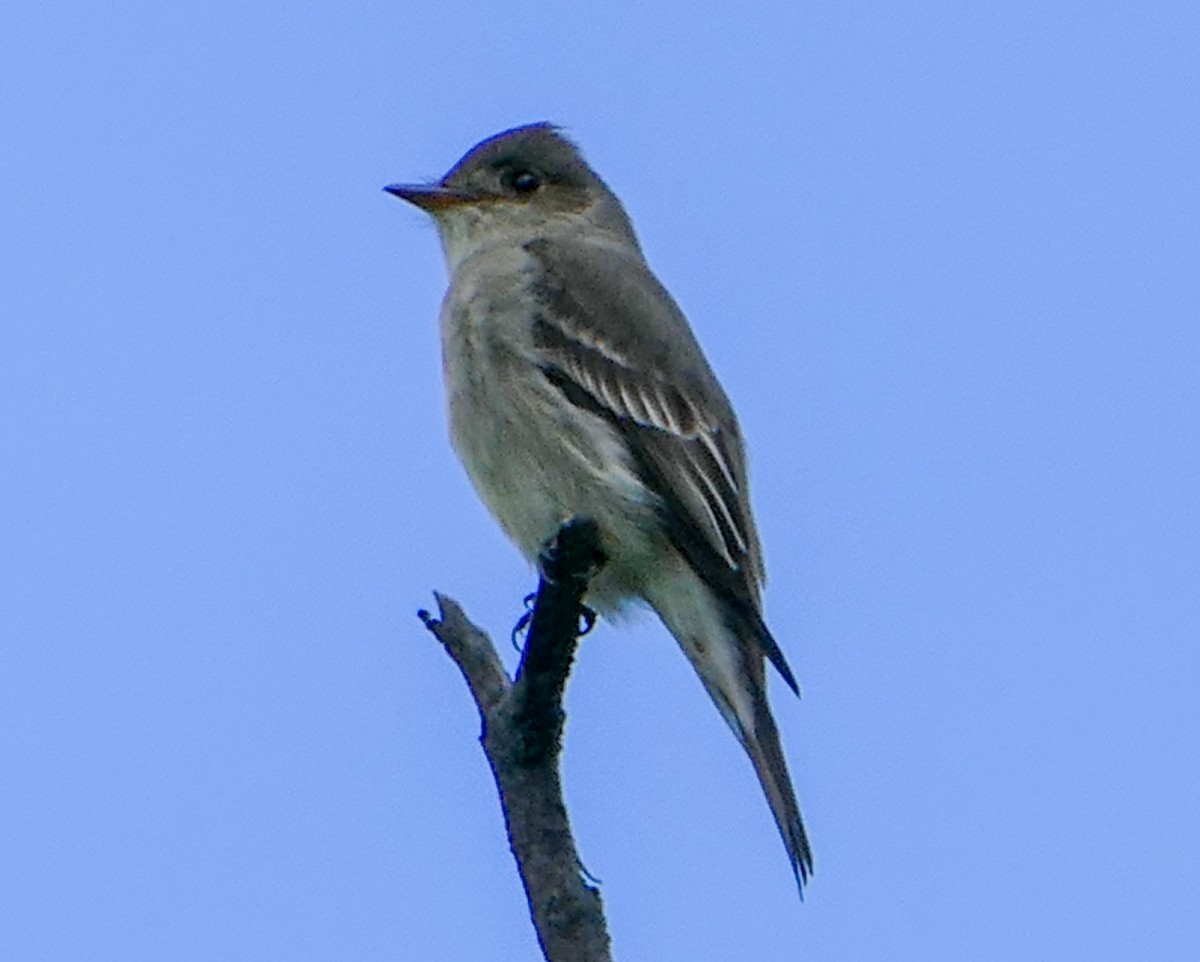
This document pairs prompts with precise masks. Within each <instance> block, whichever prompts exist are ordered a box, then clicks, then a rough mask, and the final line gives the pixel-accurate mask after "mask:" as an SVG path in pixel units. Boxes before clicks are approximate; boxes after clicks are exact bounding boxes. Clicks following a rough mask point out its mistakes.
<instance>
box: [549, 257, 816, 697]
mask: <svg viewBox="0 0 1200 962" xmlns="http://www.w3.org/2000/svg"><path fill="white" fill-rule="evenodd" d="M526 249H527V250H528V251H529V252H530V253H531V254H532V255H533V257H534V258H535V259H536V261H537V262H538V265H539V267H540V271H539V273H538V276H537V277H536V279H535V282H534V286H535V291H536V294H537V300H538V308H539V309H538V312H537V315H536V317H535V319H534V331H533V335H534V342H535V345H536V347H537V350H538V356H539V359H540V361H541V363H542V370H543V372H544V373H545V375H546V377H547V378H549V379H550V380H551V381H552V382H553V383H554V384H555V385H556V386H557V387H558V388H559V389H560V390H561V391H562V393H563V394H564V396H565V397H566V398H567V399H568V400H569V401H571V402H572V403H575V404H576V405H579V406H580V407H584V408H587V409H588V410H590V411H592V412H593V413H595V414H597V415H599V416H601V417H604V418H605V419H606V420H607V421H609V423H610V424H612V425H613V426H614V427H615V428H616V429H617V430H618V432H619V433H620V434H621V436H622V438H623V439H624V440H625V442H626V444H627V446H628V448H629V450H630V453H631V455H632V457H633V459H634V461H635V463H636V464H637V465H638V467H639V470H640V472H641V474H642V479H643V481H644V483H645V484H646V485H647V487H648V488H650V490H651V491H653V492H654V493H655V495H657V497H658V498H659V500H660V502H661V505H662V512H661V513H662V516H663V520H664V527H665V529H666V531H667V532H668V535H669V537H670V538H671V540H672V542H673V543H674V544H675V546H676V548H677V549H678V550H679V551H680V553H681V554H682V555H683V556H684V557H685V558H686V559H687V560H688V561H689V563H690V564H691V565H692V566H693V567H694V568H695V569H696V571H697V572H698V573H699V574H700V576H701V577H702V578H703V579H704V581H705V582H706V583H707V584H708V585H709V586H710V587H711V588H712V589H713V590H714V591H716V592H717V594H718V595H719V596H720V597H721V598H722V599H723V600H724V601H725V602H726V603H727V604H728V605H730V606H731V607H732V609H733V613H734V614H735V615H736V616H737V617H738V618H740V619H742V620H745V621H747V622H748V623H749V627H750V634H751V635H752V636H753V637H755V638H756V640H757V641H758V642H759V644H760V645H761V646H762V648H763V651H764V653H765V654H766V655H767V656H768V657H769V658H770V659H771V661H772V662H773V663H774V664H775V666H776V668H778V669H779V671H780V674H781V675H783V677H784V679H785V680H786V681H787V682H788V684H789V685H790V686H791V687H792V688H795V687H796V683H795V679H794V677H793V676H792V673H791V671H790V670H789V668H788V666H787V663H786V661H785V660H784V657H783V654H782V652H781V651H780V650H779V647H778V645H776V643H775V641H774V639H773V638H771V635H770V632H768V631H767V629H766V626H765V625H764V624H763V622H762V616H761V612H760V607H759V586H760V584H761V583H762V581H763V578H764V571H763V562H762V550H761V548H760V546H759V541H758V535H757V532H756V531H755V528H754V519H753V517H752V515H751V512H750V501H749V497H748V492H747V484H746V463H745V455H744V453H743V448H742V440H741V435H740V432H739V430H738V425H737V420H736V418H735V416H734V414H733V409H732V408H731V406H730V404H729V401H728V400H727V399H726V397H725V394H724V392H723V391H722V390H721V387H720V385H719V384H718V383H717V379H716V377H715V376H714V375H713V373H712V371H711V369H710V368H709V366H708V362H707V361H706V360H705V359H704V355H703V354H702V353H701V351H700V348H699V345H698V344H697V343H696V340H695V337H694V336H693V335H692V332H691V330H690V328H689V327H688V325H687V321H686V320H685V319H684V318H683V315H682V313H681V312H680V311H679V308H678V307H677V306H676V305H675V302H674V301H673V300H672V299H671V297H670V295H669V294H667V292H666V291H665V290H664V289H663V288H662V286H661V285H660V284H659V283H658V281H657V280H656V279H655V278H654V276H653V275H652V274H651V273H650V271H649V270H648V269H647V268H646V267H645V265H644V263H643V262H641V261H640V259H634V258H632V257H629V256H627V255H624V254H621V253H618V252H613V251H611V250H609V249H607V248H594V247H587V246H585V245H582V244H578V245H571V244H564V243H561V242H558V241H556V242H555V243H553V244H551V243H549V242H543V241H534V242H531V243H529V244H527V245H526ZM567 277H569V278H570V282H569V283H568V282H567V280H566V278H567Z"/></svg>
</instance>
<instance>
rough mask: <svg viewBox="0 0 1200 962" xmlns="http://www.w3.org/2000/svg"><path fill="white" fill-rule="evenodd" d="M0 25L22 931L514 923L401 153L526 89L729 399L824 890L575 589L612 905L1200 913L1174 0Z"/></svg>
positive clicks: (586, 795) (1163, 918)
mask: <svg viewBox="0 0 1200 962" xmlns="http://www.w3.org/2000/svg"><path fill="white" fill-rule="evenodd" d="M0 53H2V55H0V130H2V135H0V168H2V173H3V177H2V183H3V201H2V202H0V248H2V249H0V283H2V287H0V311H2V314H3V316H2V318H0V433H2V437H0V442H2V446H0V451H2V455H0V539H2V541H0V544H2V546H3V551H2V553H0V635H2V644H0V825H2V826H3V828H2V830H0V954H2V955H3V956H4V958H6V959H14V960H22V962H24V960H72V962H75V960H121V962H132V960H161V959H170V960H216V959H220V960H240V959H247V960H260V959H288V960H330V962H335V960H337V962H340V960H346V959H354V960H397V959H400V960H406V962H407V960H412V962H437V960H462V959H489V960H497V962H508V960H528V959H533V958H535V957H536V955H537V950H536V945H535V942H534V939H533V935H532V932H531V929H530V926H529V923H528V920H527V918H526V913H525V908H524V902H523V897H522V894H521V890H520V887H519V884H518V882H517V878H516V875H515V873H514V870H513V867H512V865H511V861H510V857H509V854H508V852H507V848H506V844H505V841H504V837H503V834H502V826H501V822H500V817H499V812H498V806H497V803H496V799H495V796H494V791H493V787H492V784H491V781H490V777H489V774H488V771H487V768H486V765H485V762H484V759H483V756H482V754H481V752H480V749H479V747H478V745H477V744H476V737H477V735H478V722H477V719H476V715H475V710H474V708H473V706H472V704H471V702H470V701H469V699H468V696H467V694H466V691H465V689H464V686H463V684H462V681H461V679H460V678H459V676H458V674H457V672H456V671H455V669H454V667H453V666H452V665H451V663H450V662H449V660H448V659H447V658H446V657H445V655H444V654H443V653H442V651H441V650H440V649H439V648H438V646H437V645H436V643H434V642H433V641H432V640H431V639H430V638H429V637H428V636H427V635H426V633H425V632H424V631H423V630H422V628H421V627H420V625H419V623H418V622H417V620H416V617H415V611H416V610H417V609H418V608H419V607H422V606H426V605H429V604H430V602H431V596H430V591H431V589H434V588H437V589H440V590H443V591H445V592H447V593H449V594H451V595H453V596H455V597H457V598H458V599H460V600H461V601H462V602H463V603H464V605H466V607H467V609H468V611H469V612H470V613H471V614H472V615H473V616H475V617H476V619H477V620H479V621H481V622H482V623H483V624H485V625H486V626H487V627H488V628H489V629H490V630H492V631H493V633H494V634H495V635H496V636H497V637H498V638H501V639H503V638H504V637H505V636H506V634H507V631H508V629H509V628H510V626H511V624H512V622H513V620H514V619H515V618H516V617H517V615H518V614H519V612H520V609H521V597H522V595H523V594H524V593H525V592H526V591H528V590H530V588H531V587H532V585H533V579H532V576H531V573H530V572H529V570H528V569H527V568H526V567H525V565H524V563H523V562H522V561H521V560H520V559H519V558H518V556H517V554H516V552H515V551H514V550H513V549H512V548H510V546H509V545H508V544H507V543H506V542H505V541H504V540H503V538H502V537H501V535H500V534H499V533H498V532H497V530H496V529H495V527H494V526H493V524H492V523H491V521H490V519H489V518H488V517H487V516H486V514H485V512H484V511H483V509H482V508H480V507H479V506H478V505H477V503H476V501H475V499H474V497H473V495H472V493H471V491H470V490H469V488H468V485H467V483H466V481H465V479H464V477H463V475H462V473H461V471H460V469H459V467H458V465H457V463H456V462H455V460H454V458H453V455H452V453H451V451H450V448H449V445H448V442H447V441H446V438H445V425H444V418H443V412H442V397H441V385H440V370H439V363H440V362H439V348H438V341H437V332H436V323H435V316H436V312H437V307H438V302H439V299H440V297H441V293H442V289H443V285H444V267H443V264H442V260H441V252H440V249H439V247H438V243H437V239H436V235H435V233H434V231H433V229H432V228H431V227H430V226H429V225H428V224H426V223H425V222H424V221H423V218H422V216H421V215H420V214H419V212H417V211H415V210H411V209H407V208H405V207H404V206H403V205H401V204H400V203H398V202H397V201H395V200H394V199H392V198H390V197H388V196H387V195H385V194H384V193H382V192H381V190H380V188H381V187H382V186H383V185H384V184H386V183H389V182H392V181H396V180H409V179H414V178H421V177H427V176H433V175H437V174H439V173H441V172H442V171H443V170H444V169H445V168H446V167H447V166H448V165H449V164H450V163H451V162H453V161H454V160H456V159H457V158H458V156H459V155H460V154H461V153H462V152H463V151H464V150H465V149H466V148H468V147H470V146H471V145H472V144H473V143H474V142H475V141H477V140H479V139H480V138H482V137H484V136H486V135H488V134H491V133H494V132H496V131H498V130H500V129H502V128H505V127H507V126H510V125H513V124H516V123H521V122H527V121H531V120H539V119H550V120H554V121H556V122H559V123H561V124H564V125H566V127H567V129H568V130H569V132H570V133H571V134H572V135H574V136H575V137H576V138H577V139H578V140H579V141H580V142H581V143H582V144H583V146H584V148H585V150H586V152H587V154H588V156H589V158H590V159H591V160H592V162H593V163H594V164H595V165H596V167H597V168H598V169H599V170H600V171H601V172H602V174H603V175H604V176H605V177H606V178H607V179H608V180H609V182H610V183H611V184H612V185H613V187H614V188H615V189H616V190H617V191H618V192H619V193H620V195H621V197H622V198H623V199H624V200H625V202H626V203H627V205H628V207H629V209H630V211H631V213H632V214H633V217H634V220H635V222H636V224H637V226H638V228H639V230H640V233H641V236H642V239H643V242H644V246H645V248H646V250H647V252H648V255H649V257H650V260H651V262H652V264H653V265H654V267H655V269H656V270H657V271H658V272H659V274H660V275H661V277H662V278H663V279H664V281H665V282H666V283H667V285H668V286H669V287H670V289H671V290H672V291H673V292H674V293H675V294H676V296H677V297H678V299H679V301H680V302H681V304H682V305H683V307H684V309H685V310H686V311H687V313H688V314H689V316H690V318H691V320H692V322H693V325H694V326H695V328H696V330H697V332H698V334H699V336H700V339H701V340H702V342H703V343H704V345H705V347H706V350H707V352H708V354H709V356H710V357H711V359H712V361H713V364H714V366H715V367H716V369H717V371H718V372H719V374H720V375H721V377H722V379H723V380H724V382H725V385H726V387H727V389H728V391H729V393H730V394H731V395H732V397H733V398H734V400H735V402H736V403H737V405H738V407H739V410H740V412H741V416H742V419H743V423H744V427H745V430H746V434H747V435H748V438H749V443H750V452H751V468H752V472H751V473H752V481H753V489H754V497H755V504H756V507H757V512H758V520H759V524H760V528H761V530H762V534H763V537H764V540H765V544H766V550H767V561H768V567H769V570H770V575H771V578H770V582H769V585H768V591H767V613H768V619H769V621H770V623H771V625H772V626H773V628H774V630H775V633H776V634H777V636H778V637H779V639H780V640H781V642H782V643H783V645H784V647H785V649H786V650H787V651H788V653H789V655H790V658H791V660H792V663H793V665H794V667H795V668H796V670H797V673H798V674H799V675H800V677H801V680H802V683H803V686H804V690H805V697H804V699H803V700H801V701H796V700H794V699H792V698H790V697H789V696H788V694H787V692H786V690H785V689H784V688H783V686H782V685H779V684H776V685H775V688H774V695H775V703H776V714H777V716H778V719H779V722H780V726H781V728H782V729H783V732H784V736H785V741H786V744H787V748H788V752H789V757H790V759H791V762H792V766H793V770H794V773H795V776H796V782H797V787H798V790H799V792H800V795H801V798H802V801H803V804H804V808H805V811H806V814H807V816H808V819H809V823H810V827H811V830H812V835H813V838H814V842H815V846H816V852H817V859H818V868H817V877H816V880H815V882H814V884H813V885H812V887H811V889H810V893H809V898H808V899H807V901H806V902H805V903H804V904H803V905H800V904H798V902H797V900H796V894H795V891H794V889H793V887H792V882H791V876H790V873H789V871H788V868H787V863H786V859H785V858H784V854H783V851H782V848H781V846H780V844H779V840H778V838H777V836H776V834H775V830H774V827H773V826H772V824H771V822H770V818H769V816H768V814H767V810H766V806H765V804H764V803H763V801H762V799H761V797H760V794H759V790H758V787H757V785H756V784H755V782H754V779H753V776H752V774H751V772H750V769H749V766H748V765H747V764H746V762H745V760H744V759H743V757H742V756H741V753H740V750H739V749H738V747H737V746H736V744H735V743H734V741H733V739H732V738H731V737H730V736H729V734H728V733H727V731H726V730H725V728H724V726H723V724H722V722H721V720H720V719H719V717H718V716H717V714H716V712H715V711H714V710H713V709H712V707H711V706H710V705H709V703H708V701H707V699H706V697H705V696H704V694H703V693H702V691H701V689H700V686H699V684H698V683H697V682H696V680H695V678H694V677H693V676H692V675H691V673H690V670H689V669H688V668H687V666H686V665H685V663H684V661H683V658H682V657H681V655H680V654H679V653H678V651H677V650H676V649H675V646H674V644H673V642H671V640H670V639H669V638H668V637H667V636H666V634H665V633H664V632H663V631H662V629H661V628H659V626H658V625H657V624H656V623H655V622H653V621H652V620H651V619H649V618H645V619H643V620H641V621H639V622H637V623H635V624H634V625H632V626H630V627H620V626H618V627H616V628H614V627H612V626H609V625H605V626H603V627H601V628H600V629H598V630H597V631H596V632H595V634H594V635H593V636H591V637H589V638H588V639H587V640H586V642H585V644H584V646H583V651H582V654H581V657H580V660H579V664H578V670H577V672H576V674H575V676H574V678H573V680H572V685H571V688H570V692H569V703H568V708H569V712H570V721H569V730H568V737H567V749H566V759H565V778H566V786H567V792H568V796H569V802H570V805H571V810H572V816H573V819H574V823H575V827H576V829H577V833H578V837H579V840H580V845H581V847H582V851H583V853H584V857H585V859H586V863H587V867H588V868H589V869H590V870H591V872H592V873H594V874H595V875H596V876H598V877H599V878H600V879H602V880H603V883H604V885H603V892H604V897H605V900H606V902H607V905H608V909H609V917H610V923H611V927H612V934H613V937H614V940H615V948H616V951H617V955H618V957H619V958H621V959H625V960H634V959H655V960H673V959H687V960H691V962H707V960H718V959H719V960H728V959H755V960H776V959H778V960H795V959H803V960H823V962H826V960H852V962H859V960H864V959H889V960H929V959H956V960H957V959H970V960H990V959H996V960H1012V959H1039V960H1040V959H1054V960H1059V959H1062V960H1073V959H1087V960H1090V962H1094V960H1101V959H1103V960H1109V959H1113V960H1117V959H1120V960H1127V959H1154V960H1177V959H1178V960H1182V959H1194V958H1195V957H1196V951H1197V948H1196V947H1197V944H1200V910H1198V908H1197V906H1198V904H1200V884H1198V881H1197V864H1198V863H1200V829H1198V827H1197V822H1198V818H1197V813H1198V812H1200V725H1198V710H1197V692H1198V690H1200V600H1198V594H1200V592H1198V589H1200V546H1198V544H1200V511H1198V507H1197V504H1198V500H1200V494H1198V490H1200V399H1198V393H1200V390H1198V386H1197V385H1198V378H1200V338H1198V334H1197V325H1198V320H1200V8H1197V6H1196V5H1195V4H1194V3H1184V2H1177V3H1147V4H1124V5H1116V4H1098V3H1093V4H1084V3H1053V2H1052V3H1034V2H1016V3H1006V4H997V3H995V2H988V3H950V2H945V0H943V2H926V3H912V4H883V3H870V2H845V3H838V4H821V5H812V4H808V5H805V4H800V5H796V4H782V3H777V4H763V5H758V6H754V5H751V6H747V5H732V4H730V5H712V4H703V3H701V4H692V3H688V4H684V3H662V4H654V3H625V2H621V0H615V2H610V3H604V4H600V3H595V4H586V5H585V4H578V5H576V4H561V5H558V6H536V5H534V6H529V5H521V4H482V3H461V2H443V3H426V4H419V5H418V4H405V3H403V2H395V0H393V2H389V3H376V4H362V5H357V6H355V5H351V6H347V5H345V4H335V3H314V4H299V5H298V4H294V3H286V4H285V3H256V4H246V3H230V2H224V3H211V4H200V5H182V6H181V5H178V4H163V3H118V4H96V3H74V4H71V3H56V2H52V0H51V2H45V3H40V4H32V3H26V4H10V5H8V6H7V7H6V8H5V11H4V12H3V13H2V14H0ZM508 656H509V657H510V658H511V657H512V653H511V652H509V653H508Z"/></svg>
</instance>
